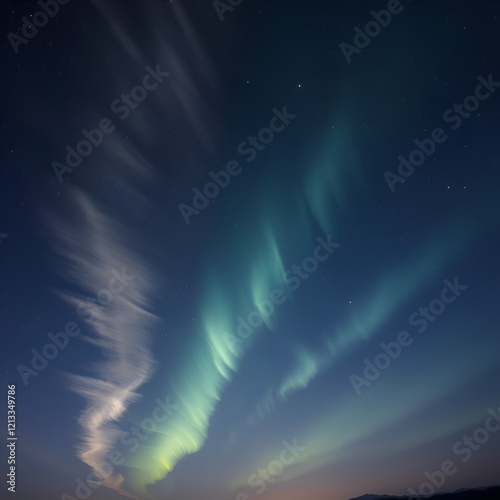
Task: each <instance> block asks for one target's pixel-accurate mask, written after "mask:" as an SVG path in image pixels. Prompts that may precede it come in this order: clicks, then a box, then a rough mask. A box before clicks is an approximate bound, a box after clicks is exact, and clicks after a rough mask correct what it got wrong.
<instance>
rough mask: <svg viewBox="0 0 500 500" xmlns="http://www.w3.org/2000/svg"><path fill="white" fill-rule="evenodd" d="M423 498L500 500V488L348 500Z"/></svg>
mask: <svg viewBox="0 0 500 500" xmlns="http://www.w3.org/2000/svg"><path fill="white" fill-rule="evenodd" d="M416 498H424V499H425V500H500V486H490V487H488V488H476V489H471V490H458V491H455V492H453V493H439V494H436V495H429V496H422V497H415V496H413V497H412V496H402V497H398V496H391V495H363V496H361V497H356V498H351V499H350V500H386V499H387V500H389V499H390V500H415V499H416Z"/></svg>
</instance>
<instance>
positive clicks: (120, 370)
mask: <svg viewBox="0 0 500 500" xmlns="http://www.w3.org/2000/svg"><path fill="white" fill-rule="evenodd" d="M116 178H117V176H114V179H115V180H116ZM71 194H72V199H73V202H74V207H75V213H72V214H71V215H69V216H65V215H64V216H63V215H60V214H58V215H54V214H51V215H49V216H48V217H47V223H48V226H49V227H50V229H51V231H52V233H53V234H54V236H55V238H54V239H53V240H52V244H53V246H54V249H55V250H56V252H57V253H58V254H59V256H60V262H59V264H60V266H58V267H59V269H60V271H61V272H62V274H63V276H64V277H65V278H66V279H67V280H68V281H69V282H70V283H72V285H73V286H75V287H76V288H77V289H78V290H79V293H78V294H70V293H69V292H64V293H62V294H61V295H63V296H64V297H65V298H66V300H67V301H68V302H69V303H71V304H73V305H74V306H75V307H76V310H77V311H78V310H79V311H85V313H86V319H85V321H86V323H87V324H88V326H89V327H90V329H91V330H92V335H89V336H88V337H86V338H85V337H84V338H85V339H86V340H88V341H89V342H91V343H92V344H94V345H95V346H96V347H98V348H99V354H101V355H102V359H101V360H100V361H99V362H97V363H95V362H94V363H92V364H90V365H88V366H87V367H86V368H89V369H90V370H91V372H92V376H82V375H69V376H68V380H67V384H68V386H69V388H70V389H71V390H73V391H74V392H76V393H77V394H79V395H80V396H82V397H83V398H84V399H85V401H86V407H85V409H84V410H83V411H82V413H81V415H80V418H79V424H80V426H81V428H82V436H81V442H80V444H79V445H78V447H77V456H78V457H79V458H80V459H81V460H82V461H83V462H84V463H86V464H87V465H88V466H89V467H91V469H92V471H93V472H94V473H95V475H96V476H98V477H99V478H101V479H99V483H100V484H102V485H103V486H106V487H108V488H110V489H113V490H115V491H117V492H118V493H120V494H121V495H123V496H125V497H127V498H133V499H139V498H140V497H138V496H136V495H134V494H133V493H130V492H127V491H126V490H124V489H123V488H122V484H123V482H124V477H123V476H122V475H121V474H118V473H114V474H113V472H112V471H109V470H107V469H106V467H105V466H103V462H104V461H105V460H104V459H105V457H106V456H107V455H108V454H109V451H110V450H111V449H112V448H113V445H114V443H115V442H116V440H117V438H118V437H119V435H120V430H119V429H118V427H117V425H116V424H117V422H118V421H119V420H120V419H121V417H122V416H123V415H124V413H125V412H126V410H127V408H128V407H129V405H130V404H131V403H133V402H134V401H136V400H137V399H138V398H139V397H140V395H139V393H138V390H139V388H140V387H141V386H142V385H143V384H144V383H145V382H146V381H147V380H148V379H149V377H150V376H151V374H152V371H153V369H154V366H155V361H154V359H153V357H152V355H151V353H150V349H149V334H148V330H149V327H150V326H151V324H152V322H153V321H154V318H155V317H154V315H153V314H152V313H151V312H150V311H149V305H150V304H149V302H150V298H149V297H150V293H151V292H152V291H153V289H154V286H153V279H152V277H151V275H150V273H149V272H148V271H147V269H146V267H145V266H143V265H141V263H140V261H139V259H138V258H137V257H136V256H135V255H134V254H133V252H131V251H130V250H129V249H128V248H129V245H128V244H127V241H126V238H124V235H125V234H126V228H124V227H123V226H121V225H120V224H119V221H118V220H116V219H114V218H112V217H109V216H107V215H105V213H104V211H103V210H102V209H100V208H99V207H98V206H97V204H96V203H95V201H93V200H91V199H90V197H89V196H87V195H85V194H84V193H83V192H81V191H80V190H77V189H74V188H73V189H71ZM128 195H129V196H128V203H131V202H132V203H131V204H132V205H133V202H136V203H139V202H140V195H139V193H138V192H135V193H134V191H133V190H131V189H130V188H129V190H128ZM119 273H121V274H119ZM113 280H114V281H113ZM111 283H113V286H110V285H111ZM87 294H88V295H90V296H91V297H96V296H97V297H99V296H102V297H103V298H104V297H105V298H106V300H105V304H104V305H99V304H98V303H97V304H94V303H93V302H92V299H91V301H90V302H89V300H88V299H89V298H90V297H88V296H86V295H87ZM96 294H97V295H96ZM101 304H103V302H101ZM89 305H93V307H89Z"/></svg>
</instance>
